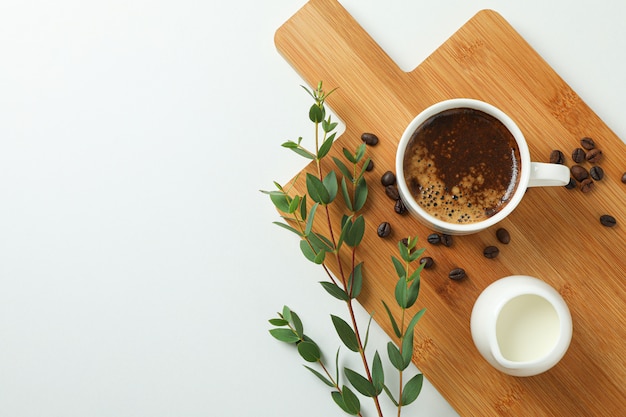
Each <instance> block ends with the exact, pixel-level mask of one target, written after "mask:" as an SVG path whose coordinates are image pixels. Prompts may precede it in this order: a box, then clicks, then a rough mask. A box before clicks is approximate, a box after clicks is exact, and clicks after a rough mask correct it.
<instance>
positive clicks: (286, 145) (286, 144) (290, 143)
mask: <svg viewBox="0 0 626 417" xmlns="http://www.w3.org/2000/svg"><path fill="white" fill-rule="evenodd" d="M300 140H302V138H300ZM298 143H300V141H298ZM298 143H296V142H294V141H292V140H288V141H287V142H284V143H283V144H281V145H280V146H282V147H283V148H287V149H293V148H297V147H298Z"/></svg>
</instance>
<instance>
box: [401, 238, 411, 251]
mask: <svg viewBox="0 0 626 417" xmlns="http://www.w3.org/2000/svg"><path fill="white" fill-rule="evenodd" d="M400 242H401V243H402V244H403V245H404V246H406V247H407V248H408V247H409V238H407V237H405V238H403V239H402V240H400Z"/></svg>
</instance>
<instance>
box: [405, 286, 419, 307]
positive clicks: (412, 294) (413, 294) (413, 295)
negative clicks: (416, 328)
mask: <svg viewBox="0 0 626 417" xmlns="http://www.w3.org/2000/svg"><path fill="white" fill-rule="evenodd" d="M419 291H420V280H419V279H416V280H413V281H411V284H410V286H409V288H408V291H407V294H406V308H411V307H413V304H415V301H417V296H418V295H419Z"/></svg>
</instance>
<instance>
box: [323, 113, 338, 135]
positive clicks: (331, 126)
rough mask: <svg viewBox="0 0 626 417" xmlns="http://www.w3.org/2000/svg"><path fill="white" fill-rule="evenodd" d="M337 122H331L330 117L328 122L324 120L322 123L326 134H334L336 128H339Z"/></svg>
mask: <svg viewBox="0 0 626 417" xmlns="http://www.w3.org/2000/svg"><path fill="white" fill-rule="evenodd" d="M337 124H338V123H337V122H333V123H331V122H330V116H329V117H328V120H324V121H322V129H324V132H326V133H329V132H332V131H333V130H335V128H336V127H337Z"/></svg>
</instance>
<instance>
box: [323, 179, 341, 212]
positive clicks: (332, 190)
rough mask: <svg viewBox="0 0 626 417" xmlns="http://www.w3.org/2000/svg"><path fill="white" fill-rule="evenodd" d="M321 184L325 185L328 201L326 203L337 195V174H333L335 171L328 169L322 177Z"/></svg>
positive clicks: (330, 201)
mask: <svg viewBox="0 0 626 417" xmlns="http://www.w3.org/2000/svg"><path fill="white" fill-rule="evenodd" d="M322 184H324V187H326V191H327V192H328V202H327V203H326V204H330V203H332V202H333V200H334V199H335V197H336V196H337V190H338V188H339V187H338V185H337V174H335V171H330V172H329V173H328V174H327V175H326V176H325V177H324V180H323V181H322Z"/></svg>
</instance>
